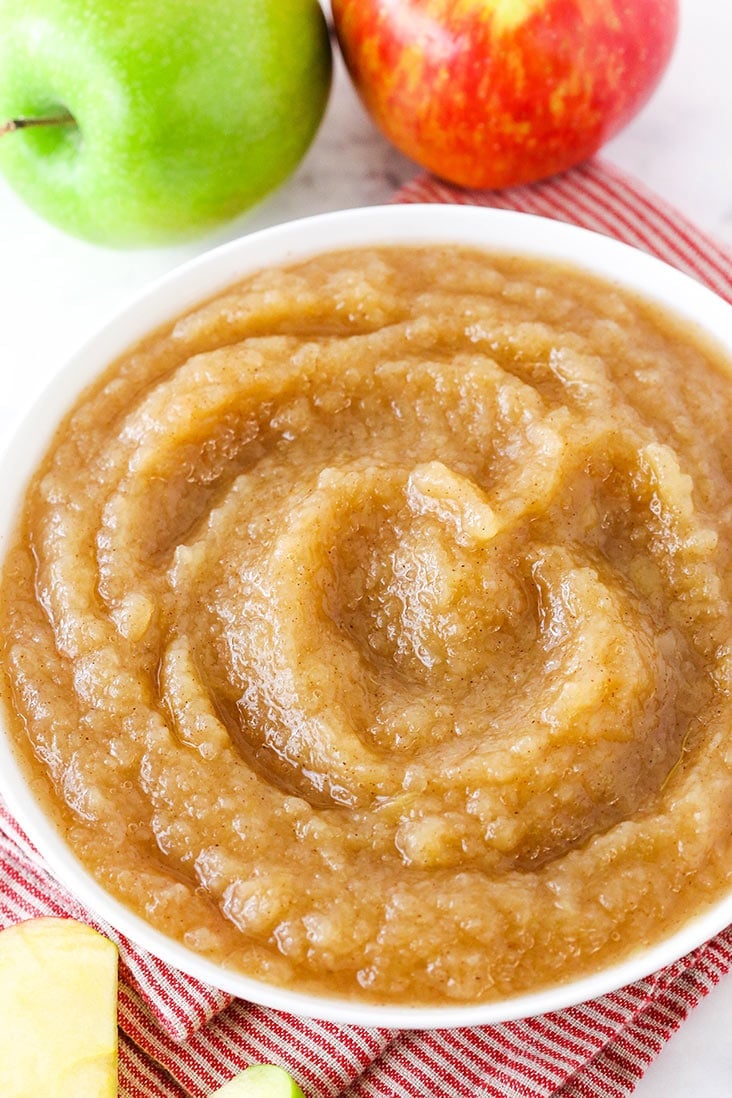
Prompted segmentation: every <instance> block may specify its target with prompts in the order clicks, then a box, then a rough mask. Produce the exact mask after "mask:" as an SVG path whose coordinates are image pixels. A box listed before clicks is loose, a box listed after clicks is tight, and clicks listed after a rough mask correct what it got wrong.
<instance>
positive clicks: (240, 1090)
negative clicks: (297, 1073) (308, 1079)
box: [211, 1064, 305, 1098]
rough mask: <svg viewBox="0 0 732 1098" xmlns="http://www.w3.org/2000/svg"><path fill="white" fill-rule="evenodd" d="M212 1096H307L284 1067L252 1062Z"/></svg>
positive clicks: (301, 1097) (274, 1097)
mask: <svg viewBox="0 0 732 1098" xmlns="http://www.w3.org/2000/svg"><path fill="white" fill-rule="evenodd" d="M211 1098H305V1095H304V1094H303V1092H302V1091H301V1090H300V1088H299V1086H298V1085H297V1083H296V1082H295V1080H294V1079H293V1078H292V1076H291V1075H288V1073H287V1072H286V1071H285V1070H284V1068H281V1067H276V1066H275V1065H274V1064H252V1066H251V1067H248V1068H247V1069H246V1070H245V1071H240V1072H239V1074H238V1075H235V1076H234V1078H233V1079H231V1080H230V1081H229V1082H228V1083H225V1084H224V1086H223V1087H219V1089H218V1090H215V1091H214V1092H213V1094H212V1095H211Z"/></svg>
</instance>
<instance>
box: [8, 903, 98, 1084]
mask: <svg viewBox="0 0 732 1098" xmlns="http://www.w3.org/2000/svg"><path fill="white" fill-rule="evenodd" d="M117 960H118V957H117V948H116V946H115V945H114V944H113V943H112V942H110V941H109V940H108V939H107V938H104V937H102V935H101V934H97V932H96V931H95V930H92V928H91V927H89V926H86V925H85V924H83V923H79V922H76V921H75V920H73V919H55V918H38V919H29V920H27V921H26V922H22V923H17V924H15V925H14V926H11V927H7V928H6V929H5V930H2V931H0V1094H1V1095H2V1098H29V1096H30V1095H33V1096H36V1095H38V1096H39V1098H40V1096H41V1095H47V1096H51V1095H53V1098H81V1096H82V1095H83V1098H115V1096H116V1094H117Z"/></svg>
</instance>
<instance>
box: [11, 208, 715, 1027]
mask: <svg viewBox="0 0 732 1098" xmlns="http://www.w3.org/2000/svg"><path fill="white" fill-rule="evenodd" d="M380 243H381V244H397V245H398V244H421V243H424V244H429V243H431V244H435V243H443V244H444V243H455V244H461V245H468V246H474V247H484V248H486V249H487V250H492V251H495V252H504V253H510V254H516V255H528V256H534V257H541V258H546V259H556V260H560V261H563V262H569V263H572V264H573V265H575V266H576V267H580V268H583V269H586V270H587V271H589V272H592V273H593V274H596V275H599V276H601V277H603V278H604V279H606V280H609V281H610V282H614V283H616V284H617V285H619V286H621V287H624V288H626V289H628V290H631V291H634V292H636V293H638V294H640V295H641V296H643V297H644V298H646V299H647V300H650V301H652V302H656V303H658V304H659V305H661V306H663V307H665V308H667V309H668V310H670V311H671V312H673V313H675V314H676V315H677V316H678V317H680V318H681V319H682V320H684V321H686V322H687V323H690V324H694V325H698V326H699V328H700V329H701V330H702V331H703V332H705V333H706V334H707V335H708V336H710V337H711V338H712V339H713V340H714V341H715V342H716V343H717V344H719V345H721V346H722V347H723V348H724V349H725V350H726V352H727V353H728V355H729V357H730V359H731V360H732V309H731V308H730V307H729V306H728V305H727V304H726V303H724V302H723V301H722V300H721V299H719V298H718V297H716V296H715V295H714V294H712V293H711V292H710V291H709V290H707V289H705V288H704V287H703V286H701V285H700V284H698V283H696V282H694V281H693V280H691V279H689V278H688V277H686V276H684V275H682V274H680V273H679V272H678V271H675V270H673V269H672V268H670V267H667V266H666V265H664V264H662V263H661V262H659V261H658V260H656V259H653V258H652V257H650V256H648V255H646V254H644V253H641V252H638V251H635V250H634V249H631V248H629V247H627V246H625V245H622V244H619V243H617V242H616V241H613V240H610V239H609V238H605V237H602V236H598V235H596V234H594V233H590V232H588V231H586V230H582V229H578V228H575V227H573V226H568V225H564V224H561V223H558V222H554V221H548V220H544V219H542V218H537V217H534V216H531V215H527V214H518V213H513V212H506V211H496V210H486V209H477V208H471V207H458V206H455V207H434V206H406V207H396V206H394V207H383V208H382V207H375V208H369V209H362V210H352V211H344V212H342V213H337V214H327V215H323V216H319V217H314V218H308V219H305V220H302V221H298V222H293V223H291V224H287V225H282V226H278V227H276V228H273V229H268V230H264V231H263V232H259V233H255V234H253V235H251V236H249V237H244V238H241V239H240V240H237V241H235V242H233V243H231V244H227V245H225V246H223V247H222V248H219V249H216V250H215V251H212V252H210V253H208V254H206V255H204V256H202V257H200V258H199V259H196V260H194V261H192V262H190V263H188V264H186V265H185V266H183V267H181V268H180V269H179V270H177V271H174V272H173V273H171V274H169V275H167V276H165V277H164V278H162V279H160V280H159V281H157V282H156V283H155V284H153V285H152V286H151V287H150V288H149V289H148V290H147V291H146V292H145V293H143V294H141V295H140V296H139V297H137V298H136V299H135V300H134V301H132V302H131V303H130V304H129V305H128V306H127V307H126V308H125V309H124V310H123V311H122V312H120V313H119V314H118V315H117V316H116V317H115V318H114V319H112V320H111V321H110V322H109V323H108V324H106V325H105V326H104V328H102V329H101V330H100V331H98V332H97V333H96V334H95V335H94V336H92V338H91V339H90V340H89V342H88V343H87V344H86V345H85V346H84V347H83V348H81V349H80V350H79V351H78V353H77V354H76V355H74V357H73V358H72V359H71V360H70V361H68V362H67V363H66V364H65V365H63V366H61V368H60V369H59V371H58V373H57V374H56V375H55V376H54V379H53V381H52V382H51V384H50V385H49V386H48V387H47V389H46V390H45V392H44V393H43V394H42V395H41V396H40V397H39V399H38V400H37V401H36V403H35V404H34V406H33V407H32V408H31V410H30V411H29V413H28V414H27V416H26V418H25V419H24V421H23V422H22V423H21V424H20V426H19V428H18V430H17V431H16V433H15V434H14V436H13V438H12V439H11V440H10V442H9V444H8V445H7V447H6V449H5V452H4V454H3V455H2V458H0V476H1V477H2V482H3V485H4V489H5V490H4V493H3V495H2V498H1V499H0V555H2V556H4V555H5V552H6V549H7V545H8V540H9V537H10V533H11V531H12V528H13V525H14V521H15V518H16V515H17V513H18V509H19V506H20V502H21V500H22V497H23V494H24V491H25V488H26V485H27V483H28V480H29V479H30V477H31V475H32V473H33V472H34V470H35V468H36V466H37V464H38V462H39V461H40V459H41V458H42V456H43V454H44V452H45V451H46V449H47V447H48V445H49V443H50V441H51V439H52V437H53V434H54V432H55V429H56V427H57V425H58V423H59V422H60V420H61V418H62V416H63V415H64V413H65V412H66V411H68V410H69V408H70V407H71V406H72V405H73V403H74V402H75V400H76V399H77V397H78V396H79V395H80V393H81V392H82V391H83V389H84V388H85V387H86V386H87V385H88V384H89V383H90V382H91V381H92V380H93V379H94V378H95V377H96V375H97V374H98V373H99V372H100V371H101V370H102V369H103V368H104V367H106V366H107V365H108V364H109V363H110V362H111V361H112V360H113V359H114V358H116V357H117V356H118V355H119V354H121V353H122V352H123V351H125V350H126V349H127V348H128V347H129V346H130V345H131V344H132V343H134V342H135V341H136V340H137V339H138V338H140V337H142V336H144V335H145V334H146V333H147V332H149V331H151V330H153V329H154V328H156V327H158V326H159V325H160V324H162V323H164V322H165V321H167V320H170V319H172V318H175V317H177V316H179V315H180V314H181V313H183V312H184V311H185V310H186V309H187V308H188V307H190V306H192V305H194V304H196V303H197V302H199V301H202V300H204V299H205V298H207V297H210V296H212V295H213V294H215V293H216V292H217V291H219V290H221V289H223V288H225V287H226V286H227V285H229V284H231V283H233V282H235V281H236V280H238V279H239V278H241V277H244V276H245V275H247V274H249V273H250V272H252V271H255V270H258V269H261V268H263V267H268V266H273V265H282V264H287V263H290V262H294V261H296V260H299V259H304V258H307V257H309V256H311V255H314V254H316V253H318V252H324V251H332V250H336V249H338V248H346V247H358V246H364V245H374V244H380ZM0 790H1V791H2V795H3V796H4V797H5V799H6V801H7V802H8V805H9V807H10V809H11V810H12V811H13V813H14V814H15V815H16V816H17V817H18V819H19V821H20V823H21V824H22V825H23V827H24V828H25V830H26V831H27V832H28V834H29V836H30V837H31V839H32V840H33V841H34V842H35V844H36V845H37V846H38V848H39V849H40V851H41V853H42V854H43V855H44V857H45V858H46V860H47V861H48V863H49V865H50V866H51V868H52V870H53V872H54V874H55V875H56V876H57V877H58V878H59V879H60V880H61V881H62V882H63V883H64V884H65V885H66V886H67V887H68V888H69V889H70V890H71V891H72V892H73V893H74V894H75V895H76V896H77V897H78V898H79V899H80V900H81V901H82V902H83V903H84V904H85V905H86V906H87V907H89V908H90V909H91V910H92V911H93V912H95V913H96V914H97V915H98V916H100V917H101V918H103V919H105V920H106V921H107V922H108V923H110V924H111V925H112V926H113V927H115V928H116V929H117V930H119V931H121V932H122V933H124V934H125V935H127V936H128V937H129V938H130V939H131V940H132V941H134V942H136V943H138V944H139V945H141V946H143V947H145V948H147V949H149V950H150V951H151V952H152V953H154V954H155V955H157V956H158V957H160V958H162V959H163V960H165V961H167V962H169V963H170V964H172V965H174V966H176V967H177V968H179V969H181V970H183V971H184V972H187V973H189V974H190V975H192V976H194V977H197V978H199V979H201V980H204V981H207V982H209V983H211V984H213V985H215V986H218V987H220V988H222V989H224V990H226V991H228V992H231V993H233V994H235V995H237V996H240V997H242V998H244V999H249V1000H252V1001H255V1002H259V1003H262V1004H264V1005H267V1006H271V1007H275V1008H278V1009H282V1010H287V1011H291V1012H293V1013H297V1014H304V1015H309V1016H312V1017H320V1018H327V1019H330V1020H333V1021H337V1022H348V1023H360V1024H368V1025H372V1024H378V1025H387V1026H397V1027H442V1026H448V1025H450V1026H454V1025H466V1024H474V1023H484V1024H485V1023H493V1022H498V1021H505V1020H509V1019H513V1018H519V1017H526V1016H530V1015H533V1014H538V1013H542V1012H544V1011H548V1010H555V1009H558V1008H560V1007H563V1006H567V1005H570V1004H574V1003H577V1002H581V1001H583V1000H586V999H588V998H592V997H595V996H597V995H599V994H602V993H605V992H609V991H611V990H615V989H617V988H618V987H620V986H622V985H624V984H626V983H629V982H631V981H633V980H635V979H637V978H640V977H642V976H646V975H648V974H649V973H651V972H653V971H655V970H657V969H658V968H660V967H662V966H663V965H665V964H667V963H670V962H671V961H673V960H676V959H678V958H679V957H680V956H682V955H684V954H685V953H686V952H688V951H689V950H691V949H693V948H695V947H696V946H698V945H700V944H701V943H702V942H704V941H705V940H706V939H707V938H709V937H710V936H712V935H713V934H714V933H716V932H718V931H719V930H720V929H722V928H724V927H725V926H727V925H728V924H729V923H730V922H732V895H730V896H728V897H727V898H725V899H724V900H722V901H721V902H719V903H717V904H716V905H715V906H714V907H712V908H710V909H709V910H708V911H706V912H705V913H704V914H703V915H701V916H698V917H696V918H694V919H692V920H691V921H690V922H688V923H687V924H686V925H685V927H684V928H683V929H682V930H681V931H679V932H678V933H675V934H673V935H671V936H670V937H668V938H667V939H666V940H665V941H663V942H661V943H659V944H658V945H655V946H654V947H653V948H651V949H648V950H645V951H643V952H637V953H636V954H634V955H633V956H632V957H630V959H628V960H627V961H625V962H624V963H622V964H619V965H614V966H612V967H611V968H606V969H604V970H603V971H601V972H599V973H597V974H596V975H594V976H592V977H589V978H585V979H581V980H574V981H572V982H570V983H566V984H562V985H561V986H557V987H553V988H549V989H546V990H543V991H540V992H536V993H531V994H526V995H520V996H516V997H514V998H511V999H507V1000H503V1001H500V1002H490V1003H483V1004H478V1005H474V1006H470V1005H468V1006H465V1005H459V1006H455V1007H420V1006H415V1007H409V1006H398V1007H395V1006H383V1007H382V1006H378V1005H372V1004H365V1003H359V1002H351V1001H347V1000H340V999H335V998H325V997H321V996H312V995H307V994H303V993H299V992H297V991H291V990H286V989H281V988H277V987H273V986H269V985H264V984H262V983H260V982H258V981H254V980H251V979H249V978H247V977H245V976H242V975H239V974H238V973H235V972H232V971H230V970H228V969H225V968H221V967H219V966H216V965H214V964H212V963H211V962H209V961H206V960H205V959H204V958H202V957H201V956H199V955H198V954H195V953H193V952H192V951H190V950H188V949H186V948H185V947H184V946H183V945H181V944H180V943H178V942H175V941H173V940H171V939H169V938H167V937H165V936H164V935H162V934H160V933H159V932H158V931H156V930H155V929H154V928H152V927H151V926H150V925H148V924H147V923H146V922H144V921H143V920H142V919H140V918H138V917H137V916H136V915H134V914H133V913H132V912H130V911H129V910H127V908H125V907H123V906H122V905H121V904H119V903H118V902H117V901H116V900H115V899H113V898H112V897H111V896H110V895H108V894H107V893H106V892H105V891H104V890H103V889H102V888H101V887H100V886H99V885H98V884H97V883H96V882H95V881H94V879H93V878H92V877H91V875H90V874H89V873H88V872H87V871H86V870H85V869H84V868H83V867H82V866H81V865H80V864H79V862H78V861H77V860H76V858H75V857H74V856H73V854H72V853H71V852H70V850H69V848H68V847H67V846H66V845H65V843H64V842H63V839H62V838H61V837H60V835H59V834H58V833H57V831H56V830H55V828H54V827H53V826H52V825H51V824H50V822H49V821H48V820H47V818H46V817H45V815H44V813H43V811H42V809H41V808H40V806H39V804H38V802H37V801H36V800H35V798H34V794H33V790H32V788H31V786H30V784H29V782H28V781H27V780H26V778H25V777H24V774H23V772H22V771H21V768H20V767H19V765H18V762H17V760H16V758H15V755H14V752H13V749H12V747H11V744H10V739H9V737H8V734H7V730H6V729H5V728H2V727H0Z"/></svg>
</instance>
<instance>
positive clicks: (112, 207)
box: [0, 0, 331, 245]
mask: <svg viewBox="0 0 732 1098" xmlns="http://www.w3.org/2000/svg"><path fill="white" fill-rule="evenodd" d="M330 74H331V48H330V40H329V36H328V31H327V26H326V23H325V19H324V17H323V14H322V11H321V9H320V7H319V5H318V3H317V0H0V122H3V121H5V120H7V119H9V118H13V117H16V116H18V115H29V116H38V115H44V114H48V113H53V112H54V111H55V110H57V108H58V107H65V108H67V109H68V110H69V111H70V112H71V114H72V115H73V116H74V117H75V119H76V120H77V123H78V127H76V126H54V127H39V128H34V129H26V130H22V131H18V132H16V133H10V134H6V135H5V136H3V137H0V170H2V172H3V173H4V174H5V176H6V177H7V179H8V180H9V182H10V183H11V185H12V186H13V187H14V188H15V189H16V190H17V191H18V193H19V194H20V195H21V197H23V198H24V199H25V200H26V201H27V202H28V203H29V204H30V205H31V206H32V207H33V208H34V209H35V210H36V211H37V212H38V213H40V214H41V215H42V216H43V217H45V218H47V219H48V220H50V221H53V222H55V223H56V224H57V225H59V226H60V227H61V228H64V229H66V230H67V231H69V232H70V233H73V234H75V235H77V236H82V237H85V238H87V239H89V240H93V241H96V242H99V243H104V244H114V245H137V244H157V243H165V242H170V241H177V240H181V239H185V238H188V237H192V236H194V235H197V234H200V233H202V232H205V231H207V230H208V229H210V228H212V227H214V226H215V225H217V224H219V223H220V222H223V221H225V220H227V219H229V218H231V217H234V216H235V215H237V214H239V213H240V212H241V211H243V210H245V209H247V208H248V207H249V206H251V205H252V204H253V203H254V202H256V201H257V200H258V199H260V198H261V197H262V196H263V195H265V194H266V193H267V192H269V191H270V190H272V189H273V188H274V187H276V186H277V185H278V184H279V183H280V182H282V180H283V179H285V178H286V177H287V175H288V174H289V173H290V172H291V171H292V170H293V169H294V168H295V166H296V165H297V163H298V162H299V160H300V159H301V157H302V156H303V154H304V153H305V151H306V149H307V148H308V146H309V144H310V142H311V140H312V138H313V136H314V134H315V132H316V130H317V127H318V125H319V123H320V120H321V117H322V114H323V111H324V109H325V105H326V101H327V98H328V92H329V89H330Z"/></svg>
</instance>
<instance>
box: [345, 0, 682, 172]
mask: <svg viewBox="0 0 732 1098" xmlns="http://www.w3.org/2000/svg"><path fill="white" fill-rule="evenodd" d="M332 6H333V16H334V20H335V26H336V31H337V35H338V40H339V43H340V46H341V49H342V52H343V55H344V58H345V61H346V65H347V67H348V70H349V72H350V74H351V77H352V79H353V82H354V84H355V86H356V89H357V90H358V92H359V94H360V96H361V99H362V100H363V103H364V105H365V106H366V109H367V110H368V112H369V113H370V115H371V116H372V118H373V119H374V121H375V122H376V124H377V125H378V126H379V128H380V129H381V130H382V132H383V133H384V134H385V136H386V137H387V138H388V139H389V140H390V141H391V142H392V143H393V144H394V145H395V146H396V147H397V148H398V149H400V150H401V151H402V152H403V153H405V154H406V156H408V157H410V158H411V159H413V160H415V161H416V162H417V163H418V164H421V165H422V167H424V168H427V169H428V170H429V171H431V172H433V173H434V174H436V175H438V176H440V177H442V178H443V179H446V180H448V181H449V182H452V183H457V184H460V185H462V186H465V187H475V188H501V187H507V186H511V185H513V184H518V183H526V182H530V181H533V180H536V179H542V178H544V177H546V176H550V175H553V174H555V173H556V172H561V171H563V170H564V169H566V168H569V167H571V166H572V165H573V164H576V163H579V162H580V161H582V160H584V159H585V158H587V157H588V156H590V155H591V154H592V153H594V152H596V151H597V149H599V148H600V146H601V145H603V144H604V142H606V141H607V140H608V138H610V137H611V136H612V135H613V134H614V133H617V131H618V130H619V129H621V127H622V126H624V125H625V124H626V123H627V122H628V121H629V120H630V119H631V118H632V117H633V115H634V114H635V113H636V112H637V111H638V110H639V109H640V108H641V106H642V105H643V104H644V103H645V101H646V100H647V99H648V97H649V96H650V94H651V92H652V91H653V89H654V87H655V86H656V84H657V83H658V80H659V79H660V77H661V74H662V73H663V71H664V69H665V67H666V65H667V63H668V60H669V57H670V55H671V52H672V49H673V45H674V41H675V38H676V34H677V27H678V3H677V0H332Z"/></svg>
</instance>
